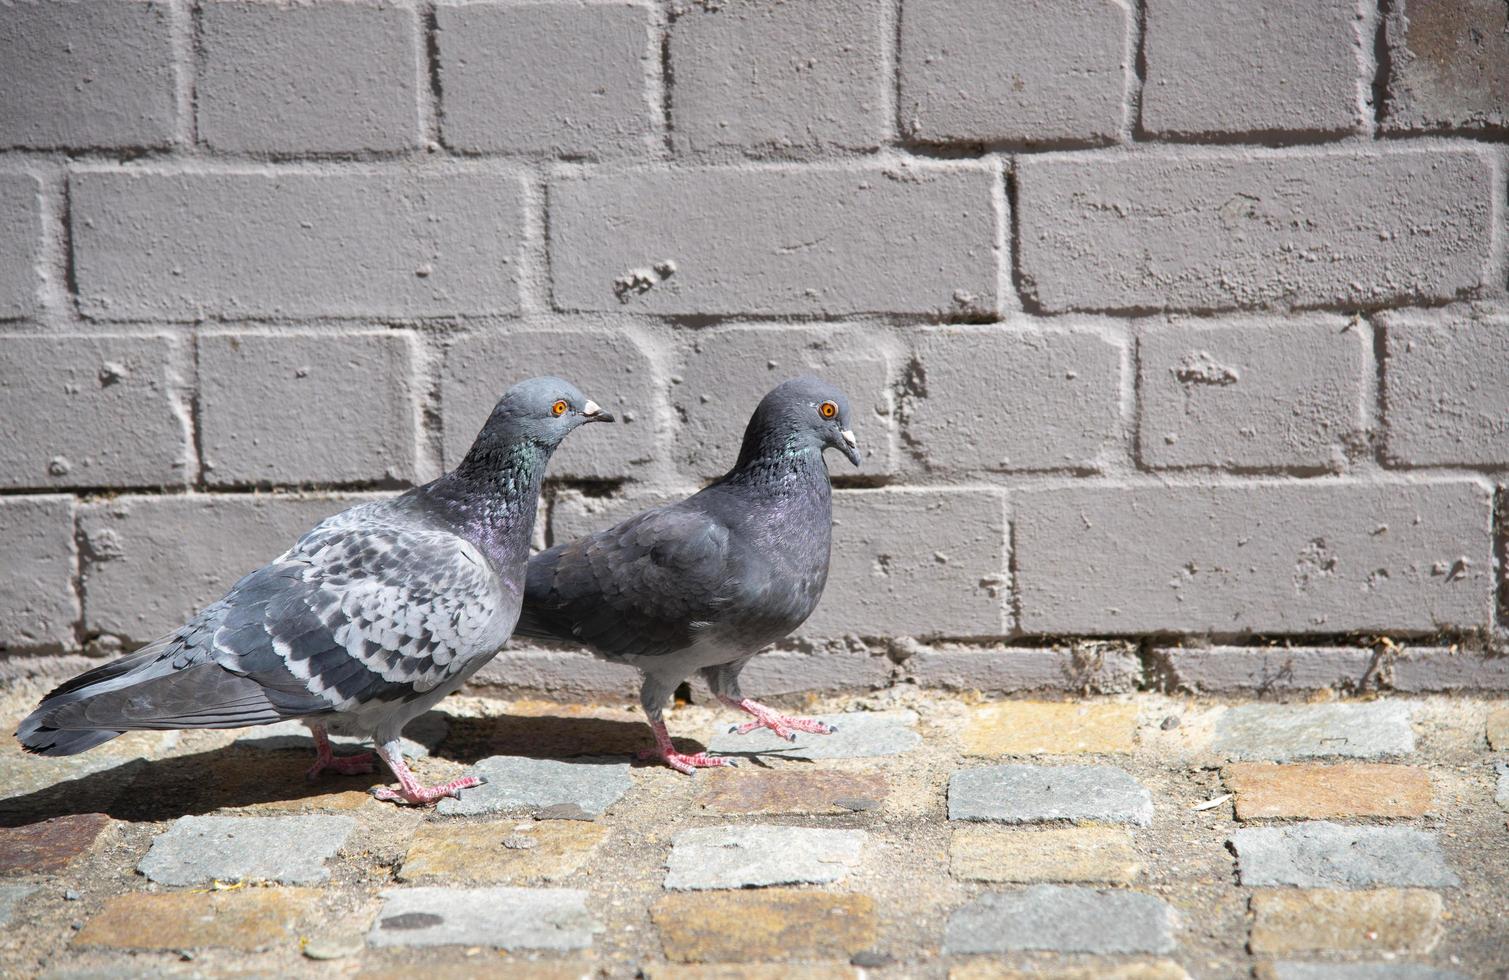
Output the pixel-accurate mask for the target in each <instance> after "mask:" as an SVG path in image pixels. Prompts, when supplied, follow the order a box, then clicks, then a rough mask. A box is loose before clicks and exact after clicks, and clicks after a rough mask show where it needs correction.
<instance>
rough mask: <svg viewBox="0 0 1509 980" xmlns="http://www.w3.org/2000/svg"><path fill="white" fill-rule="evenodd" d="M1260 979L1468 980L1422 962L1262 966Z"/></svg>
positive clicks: (1461, 974)
mask: <svg viewBox="0 0 1509 980" xmlns="http://www.w3.org/2000/svg"><path fill="white" fill-rule="evenodd" d="M1255 975H1256V976H1257V980H1467V974H1465V973H1459V972H1457V971H1456V970H1440V969H1437V968H1436V967H1433V966H1425V965H1424V964H1420V963H1260V964H1258V968H1257V971H1256V974H1255Z"/></svg>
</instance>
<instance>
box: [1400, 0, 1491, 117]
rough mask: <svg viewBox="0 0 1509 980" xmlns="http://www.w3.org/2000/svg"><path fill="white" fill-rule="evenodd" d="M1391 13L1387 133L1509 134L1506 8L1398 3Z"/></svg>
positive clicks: (1469, 0)
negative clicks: (1471, 131) (1504, 132)
mask: <svg viewBox="0 0 1509 980" xmlns="http://www.w3.org/2000/svg"><path fill="white" fill-rule="evenodd" d="M1384 9H1385V10H1386V11H1387V12H1388V18H1387V21H1386V27H1385V31H1386V38H1387V41H1388V77H1387V80H1386V84H1387V86H1388V88H1387V97H1386V98H1385V99H1384V104H1383V106H1382V110H1383V111H1382V126H1383V128H1384V129H1387V130H1393V131H1402V130H1411V129H1415V130H1430V131H1448V130H1485V129H1486V130H1500V131H1501V130H1503V129H1504V128H1505V127H1509V10H1505V9H1504V5H1503V4H1502V3H1498V2H1497V0H1456V2H1453V3H1432V2H1430V0H1397V2H1392V3H1390V4H1389V5H1388V6H1387V7H1385V8H1384Z"/></svg>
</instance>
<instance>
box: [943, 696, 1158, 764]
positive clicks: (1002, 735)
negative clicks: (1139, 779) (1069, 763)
mask: <svg viewBox="0 0 1509 980" xmlns="http://www.w3.org/2000/svg"><path fill="white" fill-rule="evenodd" d="M1136 737H1137V706H1136V705H1135V704H1093V703H1092V704H1081V703H1077V702H1072V701H1003V702H1001V703H999V704H985V705H981V706H979V707H978V708H975V709H974V711H973V712H972V713H971V714H970V719H969V726H968V727H967V728H966V729H965V730H964V751H965V752H967V753H969V754H970V755H1065V754H1075V753H1104V752H1130V751H1132V745H1133V743H1134V742H1135V741H1136Z"/></svg>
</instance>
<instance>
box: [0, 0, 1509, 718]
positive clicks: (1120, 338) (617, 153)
mask: <svg viewBox="0 0 1509 980" xmlns="http://www.w3.org/2000/svg"><path fill="white" fill-rule="evenodd" d="M0 26H3V29H0V64H4V65H5V66H6V86H7V92H6V95H5V97H4V99H3V100H0V554H3V555H4V561H3V567H0V649H4V650H5V651H6V652H5V654H4V656H3V657H0V674H4V675H11V676H14V675H16V674H19V673H27V672H43V671H52V670H57V669H60V668H62V667H66V666H77V664H78V663H79V662H81V660H82V659H83V658H85V657H88V656H102V655H105V654H108V653H111V652H114V651H118V650H120V649H125V648H130V647H131V646H134V645H136V644H139V643H141V642H144V641H146V640H148V639H150V638H152V637H153V636H155V635H157V634H158V633H160V632H161V631H163V630H165V629H167V628H169V627H171V626H173V625H174V624H176V623H177V622H178V621H179V620H180V619H181V618H182V617H184V616H186V615H188V614H189V613H191V612H192V611H193V610H194V609H195V608H196V607H197V606H198V605H199V604H201V603H203V602H205V601H208V600H210V599H212V598H214V597H215V596H216V595H217V594H219V592H220V591H221V590H222V589H223V588H224V587H226V586H227V585H229V584H230V583H231V582H232V581H233V580H234V579H235V578H236V577H237V576H238V575H239V574H240V573H242V572H243V571H245V570H247V569H248V568H249V567H251V566H252V565H254V564H255V563H257V562H259V561H261V560H265V559H267V558H270V557H272V556H273V555H275V554H276V553H277V552H278V551H280V550H281V549H282V548H283V547H284V545H285V544H286V542H287V541H288V540H290V539H291V538H292V537H293V536H295V535H296V534H297V533H298V532H299V531H300V530H301V529H302V528H304V527H306V526H307V525H309V524H310V523H312V522H313V521H315V520H317V519H318V518H320V517H322V516H323V515H325V514H328V513H330V512H333V511H335V510H338V509H340V508H341V507H343V506H346V505H348V504H349V503H350V502H351V501H352V500H355V499H360V497H361V496H362V495H364V494H368V493H373V492H382V491H391V490H393V489H395V488H401V487H403V486H406V485H409V484H411V483H414V482H416V481H423V480H426V479H429V478H431V477H433V476H435V475H436V474H438V473H439V472H441V470H442V469H443V468H444V467H445V466H447V465H449V464H451V463H453V462H454V461H455V460H456V459H457V458H458V456H459V455H460V454H461V453H462V452H463V451H464V449H465V447H466V445H467V444H468V442H469V440H470V438H471V436H472V434H473V433H474V432H475V429H476V427H477V426H478V425H479V423H480V421H481V420H482V418H483V417H484V416H485V414H486V412H487V410H488V408H489V407H490V406H491V404H492V401H493V400H494V399H495V398H496V396H497V395H498V393H499V392H501V391H502V390H503V388H505V387H506V386H507V385H508V384H509V383H511V382H513V381H515V380H517V379H519V378H521V377H524V376H527V375H530V374H537V373H543V372H555V373H559V374H562V375H565V376H567V377H569V378H571V379H573V380H575V381H576V382H578V383H579V384H580V385H581V387H582V388H583V389H584V390H585V391H587V392H588V393H589V394H591V395H592V396H593V397H594V398H595V399H597V400H598V401H600V402H602V403H604V404H605V405H608V406H611V407H612V408H613V409H614V410H615V411H620V412H622V417H623V419H624V422H625V424H623V425H620V426H616V427H614V428H613V429H611V430H608V429H606V428H605V429H604V430H598V429H593V430H591V431H590V432H584V433H582V434H580V435H579V436H577V437H575V438H573V440H572V441H571V443H570V445H569V446H568V447H567V448H566V449H564V450H563V451H562V452H561V454H560V455H559V456H558V458H557V461H556V463H555V464H554V467H553V471H552V473H553V481H552V483H551V486H550V488H549V492H548V493H547V495H546V496H547V499H546V501H545V505H544V507H543V508H542V514H541V518H542V523H541V528H540V537H541V540H552V539H555V540H559V539H563V538H565V537H567V536H569V535H572V534H577V533H580V532H582V531H585V530H588V529H590V528H592V527H595V526H598V525H601V524H602V523H604V522H606V521H608V520H609V519H611V518H613V517H616V516H620V515H623V514H626V513H628V512H630V511H631V510H633V509H635V508H638V507H640V506H643V505H645V504H647V503H651V502H655V501H660V500H664V499H667V498H668V497H670V496H672V495H674V494H678V493H682V492H685V491H686V490H688V489H690V488H694V487H695V486H697V485H698V484H699V482H700V481H702V480H704V479H705V478H707V477H709V476H711V475H714V474H717V473H718V472H720V471H721V470H722V469H723V468H724V467H725V466H726V465H727V464H728V462H729V461H730V460H731V458H732V456H733V455H734V453H735V451H736V446H737V441H738V435H739V432H740V430H741V428H742V426H743V423H744V420H745V418H746V417H747V413H748V412H749V410H750V408H751V407H752V405H753V403H754V402H755V400H756V399H757V398H758V396H759V395H760V394H761V393H762V392H763V390H764V389H766V388H767V387H768V386H769V385H771V384H772V383H774V382H775V381H777V380H780V379H782V378H784V377H787V376H789V375H791V374H794V373H797V372H801V371H816V372H819V373H822V374H824V375H827V376H828V377H830V378H832V379H834V380H835V381H837V382H839V383H841V384H842V385H843V386H844V387H845V388H846V389H847V390H848V392H849V393H850V395H851V397H852V399H853V400H854V402H855V404H856V406H857V407H858V409H859V416H860V417H859V420H858V424H857V425H856V429H857V431H858V435H859V437H860V439H861V441H862V444H863V446H864V448H865V449H866V451H867V460H866V465H865V467H864V469H863V470H862V471H861V472H860V473H859V474H858V475H855V474H853V473H851V471H849V470H848V468H847V464H844V463H842V461H836V462H835V464H834V472H835V473H836V474H837V475H838V479H839V484H840V490H839V492H838V494H837V496H836V505H835V509H836V520H837V522H838V527H837V531H836V540H835V548H834V566H833V574H832V577H831V579H830V584H829V589H828V593H827V596H826V597H825V599H824V602H823V605H822V607H821V608H820V609H819V611H818V613H817V614H816V615H815V616H814V617H813V619H812V620H811V621H810V622H809V623H808V624H807V626H806V627H805V628H804V630H803V631H802V633H803V635H802V638H801V639H800V640H799V641H798V642H796V643H794V644H793V645H792V646H791V648H790V649H789V650H788V651H786V652H783V653H780V654H777V655H774V656H772V657H770V658H766V659H764V660H762V661H761V662H760V665H759V666H757V667H756V668H754V669H753V670H752V673H754V674H757V675H758V678H757V680H758V683H757V685H756V686H757V687H758V688H760V689H762V690H766V691H775V692H779V691H786V690H797V689H801V688H803V687H816V688H824V687H829V688H831V687H854V686H865V685H876V684H883V683H886V682H887V681H889V680H893V679H897V678H910V679H914V680H916V681H918V682H920V683H926V684H942V685H947V686H955V687H981V688H987V689H999V688H1011V687H1030V686H1046V687H1053V686H1063V687H1097V686H1098V687H1108V688H1115V687H1124V686H1127V685H1130V684H1135V683H1150V682H1168V679H1169V678H1173V682H1175V683H1180V684H1185V685H1187V686H1202V685H1203V686H1206V687H1221V686H1222V685H1225V686H1235V687H1242V686H1247V687H1282V686H1284V685H1286V684H1291V685H1295V686H1323V685H1326V684H1332V685H1335V684H1343V685H1353V686H1360V685H1367V684H1375V683H1376V684H1384V685H1387V684H1389V683H1397V684H1399V685H1400V686H1407V687H1409V688H1410V689H1414V690H1427V689H1432V688H1433V687H1434V688H1451V687H1460V686H1474V685H1477V686H1483V685H1495V684H1496V685H1498V686H1504V685H1506V684H1509V671H1506V670H1505V669H1504V666H1503V665H1504V664H1506V663H1509V660H1505V659H1503V658H1494V657H1492V656H1485V655H1484V653H1483V651H1484V650H1485V649H1488V648H1491V647H1492V646H1493V645H1494V641H1495V638H1496V637H1500V636H1502V635H1503V634H1502V633H1501V632H1500V631H1501V630H1503V629H1504V627H1506V626H1509V615H1506V609H1509V602H1506V600H1505V599H1504V598H1503V597H1504V596H1505V595H1506V594H1509V589H1506V588H1505V586H1504V584H1503V574H1502V569H1501V564H1502V557H1503V551H1504V547H1505V544H1504V539H1505V534H1506V518H1505V514H1506V512H1509V504H1506V503H1505V501H1506V499H1509V494H1506V491H1505V489H1504V486H1503V484H1504V483H1505V482H1506V474H1509V295H1506V293H1509V290H1506V286H1509V283H1506V279H1509V259H1506V237H1509V236H1506V230H1505V224H1506V220H1505V212H1506V173H1509V139H1506V137H1509V25H1506V8H1505V6H1504V4H1503V3H1502V2H1499V0H1452V2H1449V3H1448V2H1425V0H1382V4H1381V6H1380V5H1378V4H1376V3H1375V2H1373V0H1340V2H1339V0H1311V2H1305V3H1295V2H1291V0H1142V2H1140V3H1138V2H1131V0H1128V2H1125V3H1122V2H1117V0H802V2H784V3H782V2H743V0H676V2H673V3H656V2H648V0H646V2H639V3H613V2H598V0H591V2H539V3H534V2H519V0H505V2H466V3H452V2H441V3H431V2H428V0H418V2H406V0H393V2H373V0H357V2H349V3H347V2H342V3H334V2H319V3H314V4H301V5H294V6H283V5H279V4H274V3H265V2H245V0H206V2H203V3H191V2H189V0H162V2H142V0H77V2H72V0H70V2H61V0H46V2H19V3H15V4H8V5H6V6H4V7H0ZM1496 501H1497V506H1495V504H1496ZM1275 642H1276V643H1279V644H1280V647H1275V646H1274V645H1273V644H1274V643H1275ZM1283 645H1288V646H1290V647H1295V648H1297V649H1292V650H1289V651H1285V650H1283V649H1282V646H1283ZM1422 645H1423V646H1424V647H1425V649H1423V650H1421V649H1420V648H1421V647H1422ZM1400 651H1402V652H1400ZM1490 652H1491V651H1490ZM486 676H487V677H488V678H490V679H491V680H493V681H495V682H503V683H515V684H523V685H525V686H534V687H554V688H557V689H570V690H588V691H590V690H608V689H612V690H617V689H619V688H621V687H622V686H623V685H624V684H625V675H624V674H623V673H622V672H621V671H618V670H617V669H615V668H608V667H593V666H591V665H588V664H584V663H583V662H582V661H581V660H580V659H579V658H578V657H576V656H574V655H570V654H567V653H564V652H559V651H537V650H525V651H511V652H509V653H506V654H505V655H504V656H503V657H500V658H499V659H498V660H497V661H496V662H495V664H494V665H493V666H492V668H491V669H490V671H489V673H488V674H487V675H486Z"/></svg>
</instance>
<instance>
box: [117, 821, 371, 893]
mask: <svg viewBox="0 0 1509 980" xmlns="http://www.w3.org/2000/svg"><path fill="white" fill-rule="evenodd" d="M355 829H356V821H355V820H354V819H352V818H351V817H331V816H298V817H179V818H178V819H177V820H175V821H174V822H173V826H172V827H170V828H168V830H167V831H166V832H165V833H163V834H159V835H158V836H157V837H156V838H155V839H154V840H153V841H152V849H151V850H150V851H148V852H147V856H146V857H144V858H142V859H141V863H140V864H138V865H137V870H138V871H140V872H141V873H142V874H144V875H146V876H147V877H148V878H151V879H152V880H153V881H155V882H157V883H159V884H163V885H200V884H204V883H205V882H209V881H277V882H281V883H282V884H285V885H303V884H310V883H313V882H320V881H325V880H327V879H328V878H329V877H330V872H329V870H328V869H326V867H325V861H326V859H328V858H330V857H332V856H334V855H335V852H336V851H338V850H340V848H341V846H342V845H343V844H345V843H346V838H347V837H350V836H351V832H352V831H354V830H355Z"/></svg>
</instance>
